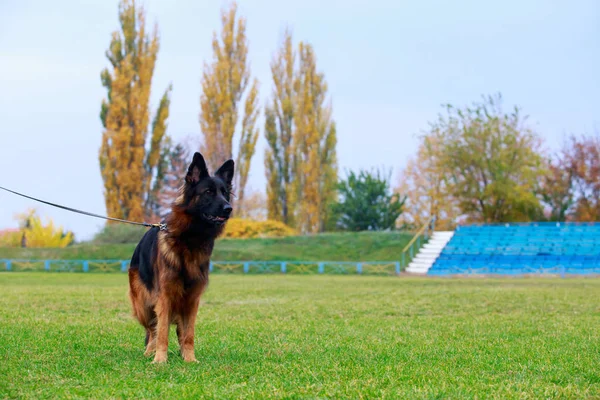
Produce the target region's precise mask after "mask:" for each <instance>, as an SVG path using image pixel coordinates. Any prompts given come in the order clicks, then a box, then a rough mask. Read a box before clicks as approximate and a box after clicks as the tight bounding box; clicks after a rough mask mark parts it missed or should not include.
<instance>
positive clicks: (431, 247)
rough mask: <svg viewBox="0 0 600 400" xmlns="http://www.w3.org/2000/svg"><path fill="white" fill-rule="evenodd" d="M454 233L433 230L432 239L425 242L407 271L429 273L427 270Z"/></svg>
mask: <svg viewBox="0 0 600 400" xmlns="http://www.w3.org/2000/svg"><path fill="white" fill-rule="evenodd" d="M453 235H454V232H453V231H438V232H433V235H432V236H431V239H429V241H428V242H427V244H425V245H424V246H423V247H421V249H420V250H419V252H418V253H417V255H416V256H415V257H414V258H413V259H412V260H411V262H410V263H409V264H408V267H407V268H406V272H410V273H413V274H423V275H424V274H427V271H429V269H430V268H431V266H432V265H433V264H434V263H435V261H436V259H437V258H438V257H439V255H440V253H441V252H442V250H443V249H444V247H445V246H446V244H447V243H448V241H449V240H450V239H451V238H452V236H453Z"/></svg>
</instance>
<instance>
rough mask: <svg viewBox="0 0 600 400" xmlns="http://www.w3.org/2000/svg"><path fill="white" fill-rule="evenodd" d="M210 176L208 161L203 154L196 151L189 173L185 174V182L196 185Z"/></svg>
mask: <svg viewBox="0 0 600 400" xmlns="http://www.w3.org/2000/svg"><path fill="white" fill-rule="evenodd" d="M207 177H208V169H207V168H206V162H205V161H204V157H202V154H200V153H198V152H196V153H194V159H193V160H192V163H191V164H190V166H189V167H188V171H187V175H186V176H185V182H186V183H187V184H188V185H195V184H197V183H198V182H200V181H201V180H202V179H204V178H207Z"/></svg>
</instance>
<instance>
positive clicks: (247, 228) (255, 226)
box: [223, 218, 297, 239]
mask: <svg viewBox="0 0 600 400" xmlns="http://www.w3.org/2000/svg"><path fill="white" fill-rule="evenodd" d="M296 234H297V232H296V231H295V230H294V229H292V228H290V227H289V226H287V225H285V224H284V223H283V222H279V221H273V220H266V221H252V220H249V219H241V218H232V219H230V220H229V222H227V226H226V227H225V232H224V234H223V237H225V238H238V239H251V238H267V237H283V236H293V235H296Z"/></svg>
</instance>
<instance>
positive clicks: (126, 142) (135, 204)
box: [99, 0, 171, 221]
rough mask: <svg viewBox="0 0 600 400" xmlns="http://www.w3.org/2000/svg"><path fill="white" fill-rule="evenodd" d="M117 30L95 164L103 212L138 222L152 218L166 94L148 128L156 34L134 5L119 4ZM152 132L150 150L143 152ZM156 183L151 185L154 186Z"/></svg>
mask: <svg viewBox="0 0 600 400" xmlns="http://www.w3.org/2000/svg"><path fill="white" fill-rule="evenodd" d="M119 22H120V26H121V29H120V31H115V32H114V33H113V35H112V40H111V42H110V46H109V49H108V50H107V52H106V57H107V58H108V60H109V61H110V64H111V70H109V69H108V68H106V69H104V70H103V71H102V73H101V79H102V85H103V86H104V87H105V88H106V89H107V91H108V96H107V99H105V100H103V101H102V108H101V112H100V119H101V121H102V125H103V127H104V131H103V133H102V145H101V148H100V154H99V161H100V172H101V174H102V179H103V181H104V196H105V202H106V210H107V213H108V215H109V216H111V217H115V218H124V219H131V220H135V221H140V220H142V219H144V218H145V217H149V216H151V214H152V208H153V205H152V203H153V200H152V199H154V198H156V194H157V193H158V192H159V191H160V182H161V180H160V179H156V175H157V169H158V167H159V165H161V160H160V159H161V154H162V155H164V154H168V152H165V151H163V150H164V149H163V145H164V142H165V136H166V128H167V124H166V121H167V118H168V116H169V105H170V99H169V95H170V92H171V86H169V87H168V88H167V90H166V91H165V92H164V94H163V96H162V98H161V100H160V103H159V106H158V109H157V110H156V113H155V115H154V119H153V121H152V126H151V129H150V127H149V125H150V118H151V116H150V109H149V102H150V88H151V83H152V76H153V74H154V66H155V63H156V58H157V54H158V49H159V37H158V31H157V28H156V27H155V28H154V30H153V32H152V33H148V32H147V28H146V16H145V12H144V9H143V7H141V6H138V4H137V3H136V1H135V0H122V1H121V3H120V4H119ZM149 130H150V143H149V146H148V147H149V149H148V150H146V141H147V136H148V133H149ZM153 181H154V183H153Z"/></svg>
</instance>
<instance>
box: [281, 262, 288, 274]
mask: <svg viewBox="0 0 600 400" xmlns="http://www.w3.org/2000/svg"><path fill="white" fill-rule="evenodd" d="M286 270H287V269H286V263H285V261H282V262H281V273H282V274H285V272H286Z"/></svg>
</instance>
